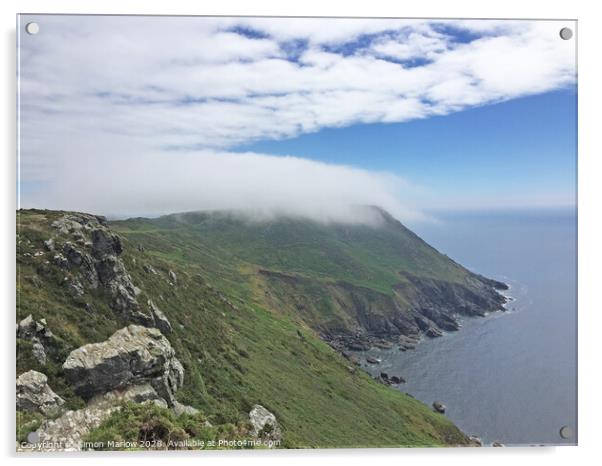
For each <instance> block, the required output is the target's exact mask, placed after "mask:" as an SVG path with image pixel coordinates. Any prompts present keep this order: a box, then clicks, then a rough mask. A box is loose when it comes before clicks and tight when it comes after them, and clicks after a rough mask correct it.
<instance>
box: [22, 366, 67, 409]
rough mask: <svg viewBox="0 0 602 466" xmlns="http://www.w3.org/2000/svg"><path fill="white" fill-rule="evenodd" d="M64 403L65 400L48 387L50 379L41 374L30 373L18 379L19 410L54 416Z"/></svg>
mask: <svg viewBox="0 0 602 466" xmlns="http://www.w3.org/2000/svg"><path fill="white" fill-rule="evenodd" d="M64 403H65V400H63V399H62V398H61V397H60V396H58V395H57V394H56V393H54V391H52V389H51V388H50V387H49V386H48V377H46V376H45V375H44V374H42V373H41V372H37V371H28V372H25V373H23V374H21V375H20V376H19V377H18V378H17V409H20V410H22V411H37V412H40V413H42V414H43V415H45V416H54V415H56V414H58V413H59V412H60V410H61V406H62V405H63V404H64Z"/></svg>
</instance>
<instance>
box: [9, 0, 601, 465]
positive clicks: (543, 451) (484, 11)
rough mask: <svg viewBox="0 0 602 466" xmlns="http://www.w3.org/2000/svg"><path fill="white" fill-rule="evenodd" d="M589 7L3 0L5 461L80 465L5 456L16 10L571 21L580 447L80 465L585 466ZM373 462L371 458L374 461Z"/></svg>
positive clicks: (595, 83) (592, 314)
mask: <svg viewBox="0 0 602 466" xmlns="http://www.w3.org/2000/svg"><path fill="white" fill-rule="evenodd" d="M596 3H597V2H594V1H587V2H586V1H579V0H572V1H556V0H548V1H530V2H528V1H525V0H497V1H496V2H495V3H494V2H483V1H480V2H479V1H474V0H473V1H470V0H454V1H449V0H447V1H446V0H437V1H436V0H421V1H420V2H401V1H398V2H392V1H389V2H387V1H386V0H370V1H366V0H363V1H356V0H346V1H343V0H330V1H325V0H315V1H314V0H303V1H298V2H296V3H294V4H293V3H292V2H284V1H282V0H280V1H278V0H253V1H244V0H220V1H219V2H211V3H205V2H199V1H192V0H188V1H185V0H169V1H166V2H155V3H151V2H149V1H148V0H147V1H126V0H104V1H103V2H97V3H94V4H93V3H92V2H81V1H75V0H53V1H52V2H48V1H43V0H31V1H30V0H21V1H18V2H17V1H16V0H3V1H2V2H0V9H1V12H2V15H1V16H0V18H1V25H2V26H1V27H2V31H1V32H2V39H3V47H2V51H3V54H4V57H3V62H2V63H3V66H2V67H1V69H2V72H1V73H0V74H1V79H2V88H1V89H2V92H3V98H2V100H1V101H2V102H3V111H2V113H1V116H0V119H1V124H0V128H1V131H2V136H3V137H2V139H1V141H2V142H3V148H4V151H3V155H4V157H3V158H2V161H3V166H2V170H1V173H2V187H3V196H2V201H3V202H2V204H1V206H2V220H3V223H2V226H3V228H1V229H0V238H1V242H0V244H1V245H2V256H0V257H2V267H0V286H1V287H2V289H1V293H0V295H1V296H2V297H3V298H4V299H3V303H4V306H3V317H4V322H3V323H4V325H3V328H4V332H5V333H4V336H5V338H4V340H5V342H4V344H3V345H2V348H3V349H4V350H5V351H4V354H3V357H2V358H1V362H2V372H1V373H2V374H3V375H4V377H3V379H4V381H3V383H2V395H3V397H2V399H3V402H4V403H5V404H4V409H3V410H2V412H3V413H5V416H6V417H5V419H4V422H3V423H2V424H1V426H2V431H1V433H0V439H3V440H4V441H3V442H2V443H1V445H0V448H1V451H2V453H3V456H5V457H7V458H8V463H9V464H12V463H13V461H15V462H16V461H19V462H20V464H40V462H41V461H44V462H49V463H53V464H63V463H72V462H78V463H81V462H82V457H81V456H80V457H71V458H70V457H68V456H67V457H66V456H65V455H61V456H54V455H49V456H45V457H41V456H27V457H20V458H21V459H17V458H16V457H15V454H14V453H12V452H13V449H14V416H13V412H14V411H13V410H14V376H15V368H14V352H15V341H14V338H15V336H14V304H15V261H14V251H15V207H16V186H15V173H16V163H15V160H16V158H15V151H16V148H15V133H16V128H15V105H16V99H15V86H16V84H15V46H16V39H15V37H16V36H15V23H16V18H15V15H16V13H115V14H142V13H144V14H182V15H186V14H197V15H210V14H220V15H243V14H244V15H289V16H292V15H300V16H304V15H307V16H312V15H315V16H393V17H400V16H401V17H467V18H475V17H481V18H552V19H555V18H564V19H578V20H579V73H580V76H579V408H580V409H579V445H580V446H579V447H558V448H530V449H529V448H506V449H445V450H404V449H401V450H319V451H308V450H303V451H276V452H232V451H224V452H214V453H209V452H205V453H200V454H198V453H197V454H183V453H176V454H175V455H170V456H165V455H163V454H159V455H153V454H123V453H117V454H115V453H114V454H109V455H107V454H103V455H100V454H94V455H87V456H86V457H85V458H86V459H85V462H86V464H89V465H95V464H100V463H101V462H106V460H107V459H108V458H115V459H116V460H118V461H119V462H120V463H121V462H124V460H125V461H127V460H130V461H136V462H142V461H144V462H145V463H147V464H149V465H150V464H160V463H164V462H165V461H166V460H167V459H168V458H169V459H171V458H174V459H175V458H177V461H178V463H179V462H186V463H192V462H194V463H197V464H198V463H199V462H203V463H214V462H220V463H223V464H238V463H240V462H243V461H244V462H245V464H249V465H254V464H261V465H265V464H280V463H283V462H286V463H288V464H290V465H295V464H306V463H307V462H308V461H316V460H324V461H329V462H337V463H338V462H341V463H342V462H344V463H346V464H348V465H355V464H358V465H359V464H365V463H366V462H372V461H377V462H379V463H401V462H412V463H421V462H423V461H427V462H431V461H437V462H445V464H446V465H450V466H452V465H455V464H458V465H462V466H468V465H472V464H475V465H482V464H483V463H484V462H487V463H488V466H489V465H491V466H493V465H498V464H500V465H504V466H507V464H508V462H515V461H519V462H522V461H529V462H530V463H531V464H533V465H536V464H546V465H552V466H553V465H563V466H565V465H567V464H568V463H569V462H570V463H572V464H587V463H590V462H592V463H593V462H594V461H595V460H594V459H595V458H596V457H597V456H599V455H597V454H596V453H598V451H597V446H598V442H599V436H600V435H601V433H602V429H601V428H600V425H601V422H602V418H601V414H602V413H601V412H600V411H601V409H600V406H602V402H600V393H599V392H600V388H601V385H602V384H601V383H600V382H601V380H602V376H601V375H600V362H599V360H598V355H600V344H599V341H600V338H599V337H598V333H599V331H600V329H602V325H601V315H602V309H600V306H599V302H598V300H596V298H597V296H596V294H595V293H596V290H597V288H599V287H600V285H599V282H600V280H601V278H602V274H601V273H600V264H602V257H601V255H600V243H601V238H602V231H601V230H602V229H601V221H600V207H599V205H598V203H599V201H598V200H602V193H601V192H600V191H601V190H600V185H601V184H602V183H600V180H599V178H600V176H601V171H600V159H601V158H602V147H601V144H600V135H601V133H602V130H601V129H600V121H601V118H600V115H599V113H600V108H599V107H600V105H602V102H601V99H600V86H601V85H602V76H601V73H600V60H599V59H598V57H599V56H600V50H599V45H600V44H602V41H601V40H600V27H599V21H600V20H601V19H602V18H601V16H600V15H598V14H596V13H597V11H596V7H595V6H596ZM373 458H374V459H373Z"/></svg>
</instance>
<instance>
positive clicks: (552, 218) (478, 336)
mask: <svg viewBox="0 0 602 466" xmlns="http://www.w3.org/2000/svg"><path fill="white" fill-rule="evenodd" d="M437 217H438V219H439V222H438V223H436V224H422V225H413V226H412V228H413V229H414V231H415V232H416V233H417V234H419V235H420V236H421V237H422V238H423V239H424V240H425V241H427V242H429V243H430V244H431V245H433V246H434V247H436V248H437V249H438V250H439V251H441V252H443V253H445V254H447V255H449V256H450V257H452V258H453V259H454V260H456V261H458V262H460V263H461V264H462V265H464V266H466V267H468V268H469V269H471V270H473V271H475V272H478V273H481V274H483V275H485V276H488V277H492V278H496V279H499V280H502V281H504V282H506V283H508V284H509V285H510V286H511V289H510V290H509V292H508V294H509V295H510V296H512V297H513V298H514V300H513V301H512V302H510V303H509V304H508V306H507V307H508V311H507V312H505V313H493V314H491V315H489V316H487V317H485V318H465V319H463V321H462V329H461V330H460V331H459V332H450V333H446V334H445V335H444V336H443V337H441V338H436V339H427V340H424V341H423V342H421V343H420V344H419V345H418V346H417V348H416V350H415V351H407V352H401V351H399V350H398V349H396V348H395V349H393V350H378V349H372V350H370V351H369V352H368V353H369V354H371V355H373V356H376V357H378V358H380V359H381V360H382V363H381V364H379V365H377V366H372V365H369V364H368V365H365V367H366V369H367V370H369V371H370V372H372V373H374V374H377V373H380V372H381V371H384V372H387V373H388V374H389V375H401V376H402V377H404V378H405V379H406V380H407V383H406V384H403V385H401V386H400V388H399V389H400V390H402V391H404V392H408V393H411V394H412V395H413V396H415V397H416V398H418V399H420V400H422V401H423V402H425V403H428V404H429V405H430V404H431V403H432V402H433V401H435V400H439V401H442V402H443V403H444V404H445V405H446V406H447V411H446V415H447V416H448V417H449V418H450V419H451V420H453V421H454V422H455V423H456V425H458V426H459V427H460V428H461V429H462V430H463V431H464V432H465V433H467V434H475V435H477V436H479V437H480V438H481V439H482V440H483V441H484V442H485V443H487V444H490V443H491V442H493V441H499V442H502V443H504V444H506V445H510V444H517V445H520V444H529V445H530V444H575V443H576V441H577V394H576V393H577V362H576V360H577V349H576V347H577V330H576V328H577V303H576V301H577V297H576V292H577V290H576V285H577V283H576V254H577V251H576V216H575V212H574V211H573V210H570V211H569V210H565V211H538V212H535V211H531V212H520V213H512V212H504V213H495V214H494V213H488V214H479V213H471V214H466V213H464V214H453V215H452V214H439V215H437ZM563 426H569V427H570V428H571V429H572V430H573V437H572V438H570V439H563V438H561V436H560V434H559V431H560V429H561V427H563Z"/></svg>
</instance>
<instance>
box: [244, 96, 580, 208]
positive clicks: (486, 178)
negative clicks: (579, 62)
mask: <svg viewBox="0 0 602 466" xmlns="http://www.w3.org/2000/svg"><path fill="white" fill-rule="evenodd" d="M576 118H577V94H576V90H575V89H564V90H558V91H553V92H547V93H544V94H539V95H535V96H529V97H522V98H518V99H515V100H510V101H507V102H502V103H497V104H492V105H487V106H484V107H477V108H472V109H468V110H465V111H463V112H459V113H453V114H450V115H446V116H437V117H431V118H427V119H420V120H414V121H409V122H404V123H388V124H382V123H377V124H368V125H353V126H349V127H345V128H332V129H324V130H321V131H318V132H316V133H311V134H305V135H302V136H299V137H296V138H292V139H284V140H268V141H259V142H255V143H252V144H248V145H242V146H239V147H237V148H235V149H234V150H237V151H241V152H245V151H253V152H260V153H265V154H274V155H277V154H289V155H294V156H298V157H304V158H309V159H313V160H318V161H322V162H328V163H335V164H352V165H355V166H359V167H363V168H366V169H369V170H380V171H390V172H393V173H399V174H403V175H404V176H406V177H408V178H409V179H411V180H413V181H415V182H417V183H419V184H421V185H425V186H429V187H431V188H432V189H434V190H437V191H438V192H439V193H440V194H441V195H442V196H450V197H454V198H455V197H458V194H459V193H464V195H465V196H467V197H471V196H474V197H476V198H478V197H479V196H483V195H486V196H492V197H493V196H496V195H499V197H500V198H501V199H504V198H505V197H506V196H505V195H504V193H506V192H508V191H512V192H514V193H516V194H518V195H521V194H523V195H524V199H525V200H526V202H525V203H520V202H519V203H516V204H515V203H514V202H512V203H508V204H509V205H508V207H526V208H528V207H532V206H531V205H530V204H529V202H528V200H529V199H533V198H538V195H539V196H542V195H548V196H549V198H550V200H551V202H550V206H554V205H555V204H556V205H557V206H559V207H561V206H562V207H565V206H568V205H573V203H574V193H575V188H576V183H575V176H576V161H577V159H576V143H577V134H576V129H577V125H576V121H577V120H576ZM534 204H535V205H537V203H536V202H534ZM466 205H467V206H468V205H470V203H469V202H468V203H467V204H466ZM434 207H436V206H434ZM500 207H504V204H503V203H501V204H500Z"/></svg>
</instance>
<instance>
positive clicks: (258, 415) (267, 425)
mask: <svg viewBox="0 0 602 466" xmlns="http://www.w3.org/2000/svg"><path fill="white" fill-rule="evenodd" d="M249 421H250V422H251V426H252V427H253V435H255V436H256V437H259V438H262V439H265V440H271V441H280V440H282V431H281V430H280V425H279V424H278V420H277V419H276V416H274V414H272V413H271V412H269V411H268V410H267V409H265V408H264V407H263V406H261V405H255V406H253V409H251V411H250V412H249Z"/></svg>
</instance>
